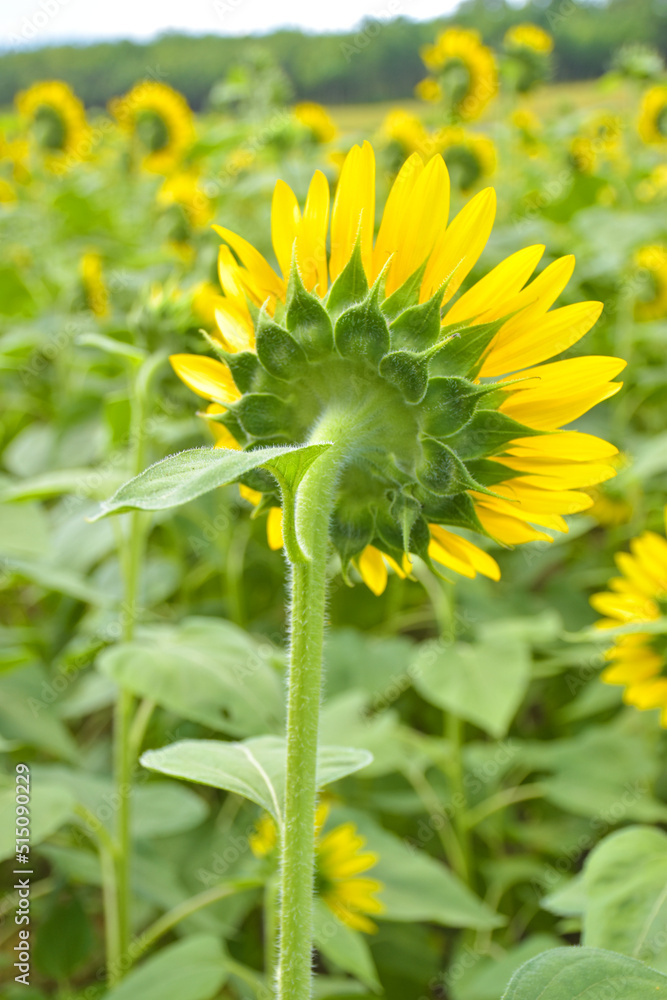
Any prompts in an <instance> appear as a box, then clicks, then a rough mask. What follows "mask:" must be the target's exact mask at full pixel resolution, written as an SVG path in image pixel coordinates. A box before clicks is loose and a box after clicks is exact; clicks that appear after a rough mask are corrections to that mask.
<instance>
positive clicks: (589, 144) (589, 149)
mask: <svg viewBox="0 0 667 1000" xmlns="http://www.w3.org/2000/svg"><path fill="white" fill-rule="evenodd" d="M623 128H624V126H623V121H622V119H621V118H619V117H618V115H612V114H609V113H608V112H606V111H604V112H602V113H601V114H597V115H594V116H593V117H592V118H591V119H590V120H589V121H588V122H586V124H585V125H584V126H583V127H582V129H581V130H580V132H579V134H578V135H577V136H575V137H574V139H573V140H572V142H571V144H570V155H571V157H572V162H573V164H574V166H575V167H576V169H577V170H578V171H580V173H582V174H593V173H595V172H596V171H597V170H598V169H599V168H600V166H601V165H602V164H603V163H605V162H608V163H615V164H618V163H619V162H620V160H621V157H622V154H623Z"/></svg>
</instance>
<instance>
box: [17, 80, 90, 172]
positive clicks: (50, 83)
mask: <svg viewBox="0 0 667 1000" xmlns="http://www.w3.org/2000/svg"><path fill="white" fill-rule="evenodd" d="M15 103H16V109H17V111H18V112H19V114H20V115H21V117H22V118H24V119H25V120H26V121H27V122H29V124H30V126H31V131H32V134H33V136H34V138H35V140H36V142H37V144H38V146H39V147H40V148H41V149H42V150H43V152H44V154H45V156H46V162H47V165H49V166H50V167H56V166H59V165H63V164H66V163H67V158H68V157H70V158H71V157H76V158H79V159H81V158H84V157H85V156H87V155H88V153H89V144H88V139H89V129H88V123H87V121H86V111H85V108H84V106H83V104H82V103H81V101H80V100H79V98H78V97H77V96H76V94H75V93H74V92H73V90H72V89H71V88H70V87H68V86H67V84H66V83H63V81H62V80H44V81H41V82H39V83H34V84H33V85H32V86H31V87H29V88H28V89H27V90H22V91H21V92H20V93H18V94H17V95H16V99H15Z"/></svg>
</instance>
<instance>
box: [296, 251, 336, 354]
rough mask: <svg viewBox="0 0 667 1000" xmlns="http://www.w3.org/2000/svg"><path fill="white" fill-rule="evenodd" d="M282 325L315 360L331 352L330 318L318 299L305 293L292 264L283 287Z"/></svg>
mask: <svg viewBox="0 0 667 1000" xmlns="http://www.w3.org/2000/svg"><path fill="white" fill-rule="evenodd" d="M285 322H286V325H287V329H288V330H289V331H290V333H293V334H294V336H295V338H296V339H297V340H298V342H299V343H300V344H301V346H302V347H303V348H304V350H305V351H306V354H308V355H309V356H312V357H314V358H317V357H320V356H321V355H323V354H328V353H330V352H331V351H332V350H333V343H334V340H333V326H332V324H331V317H330V316H329V314H328V313H327V311H326V309H325V308H324V306H323V305H322V303H321V301H320V300H319V299H318V297H317V296H316V295H313V294H312V293H311V292H308V291H306V289H305V288H304V284H303V281H302V280H301V275H300V274H299V268H298V267H297V266H296V265H295V263H294V262H293V263H292V269H291V271H290V276H289V282H288V285H287V299H286V303H285Z"/></svg>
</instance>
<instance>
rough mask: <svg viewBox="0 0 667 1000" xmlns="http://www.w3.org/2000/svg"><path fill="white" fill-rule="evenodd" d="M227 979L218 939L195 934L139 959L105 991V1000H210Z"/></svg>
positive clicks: (223, 956) (223, 957)
mask: <svg viewBox="0 0 667 1000" xmlns="http://www.w3.org/2000/svg"><path fill="white" fill-rule="evenodd" d="M227 978H228V972H227V967H226V962H225V955H224V953H223V950H222V945H221V943H220V941H219V940H218V939H217V938H215V937H213V936H211V935H208V934H206V935H205V934H197V935H194V936H192V937H188V938H186V939H185V940H184V941H178V942H177V943H176V944H170V945H167V947H166V948H162V949H161V950H160V951H159V952H158V953H157V955H153V956H152V957H151V958H149V959H147V960H146V961H145V962H142V963H141V965H139V966H138V967H137V968H136V969H133V970H132V971H131V972H129V973H128V974H127V976H126V977H125V979H123V980H122V982H121V983H120V984H119V985H118V986H115V987H113V988H112V989H111V990H110V991H109V992H108V993H106V994H105V1000H138V997H141V1000H211V998H212V997H216V996H217V995H218V992H219V990H220V987H221V986H222V985H223V984H224V983H225V982H226V981H227Z"/></svg>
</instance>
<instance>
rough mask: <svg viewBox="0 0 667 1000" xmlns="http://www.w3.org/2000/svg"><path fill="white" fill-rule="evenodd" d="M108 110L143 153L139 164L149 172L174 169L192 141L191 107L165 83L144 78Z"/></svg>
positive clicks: (110, 105) (165, 172)
mask: <svg viewBox="0 0 667 1000" xmlns="http://www.w3.org/2000/svg"><path fill="white" fill-rule="evenodd" d="M109 111H110V112H111V114H112V115H113V116H114V118H115V119H116V121H117V122H118V125H119V127H120V128H121V129H122V130H123V131H124V132H126V133H128V134H129V135H131V136H133V137H134V138H135V139H136V141H137V142H138V144H139V146H140V147H141V150H142V153H143V159H142V166H143V167H144V169H145V170H148V171H150V172H151V173H156V174H167V173H169V172H170V171H172V170H174V169H175V168H176V167H178V166H179V164H180V163H181V162H182V160H183V158H184V156H185V154H186V153H187V151H188V149H189V147H190V146H191V145H192V143H193V141H194V138H195V130H194V119H193V115H192V111H191V110H190V106H189V105H188V102H187V101H186V99H185V97H184V96H183V95H182V94H179V92H178V91H177V90H174V89H173V87H169V86H168V85H167V84H166V83H157V82H155V81H153V80H143V81H141V82H140V83H137V84H136V85H135V86H134V87H133V88H132V89H131V90H130V91H128V93H127V94H125V95H124V96H123V97H116V98H114V99H113V100H111V101H109Z"/></svg>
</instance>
